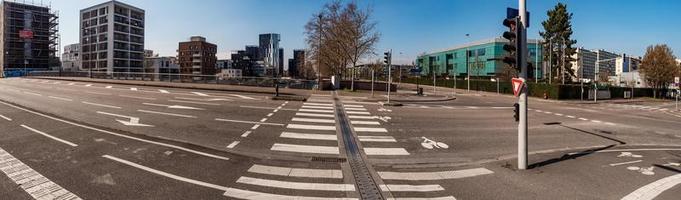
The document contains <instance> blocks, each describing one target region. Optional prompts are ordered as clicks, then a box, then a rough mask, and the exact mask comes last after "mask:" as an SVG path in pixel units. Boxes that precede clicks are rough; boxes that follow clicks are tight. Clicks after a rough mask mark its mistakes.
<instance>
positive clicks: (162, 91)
mask: <svg viewBox="0 0 681 200" xmlns="http://www.w3.org/2000/svg"><path fill="white" fill-rule="evenodd" d="M158 91H159V92H161V93H164V94H170V92H168V90H158Z"/></svg>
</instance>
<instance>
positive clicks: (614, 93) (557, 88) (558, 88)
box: [402, 77, 667, 100]
mask: <svg viewBox="0 0 681 200" xmlns="http://www.w3.org/2000/svg"><path fill="white" fill-rule="evenodd" d="M402 82H404V83H412V84H417V83H418V84H421V85H430V86H432V85H433V79H432V78H431V79H428V78H420V79H419V78H414V77H410V78H403V79H402ZM498 84H499V85H498V86H499V92H500V93H503V94H513V89H512V86H511V82H499V83H498ZM527 84H528V86H529V90H528V91H529V92H528V93H529V94H528V95H529V96H532V97H539V98H544V95H546V97H547V98H550V99H560V100H567V99H581V98H582V97H583V98H584V99H587V98H588V92H589V90H593V85H591V84H584V86H583V88H582V85H578V84H574V85H567V84H566V85H560V84H546V83H534V82H527ZM435 85H436V86H439V87H447V88H453V87H454V80H447V79H436V80H435ZM456 88H458V89H467V88H468V81H467V80H456ZM470 89H471V90H475V91H487V92H497V82H492V81H490V80H470ZM582 89H583V90H582ZM602 90H608V91H610V94H611V97H612V98H624V93H625V91H632V89H631V88H627V87H614V86H607V87H602V88H600V89H599V91H602ZM582 92H584V93H582ZM633 93H634V97H651V98H653V97H655V89H653V88H634V89H633ZM666 93H667V92H666V91H665V90H661V91H660V92H659V93H658V94H657V97H658V98H659V97H661V96H663V97H664V96H667V95H665V94H666ZM582 95H583V96H582Z"/></svg>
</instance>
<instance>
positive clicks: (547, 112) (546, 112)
mask: <svg viewBox="0 0 681 200" xmlns="http://www.w3.org/2000/svg"><path fill="white" fill-rule="evenodd" d="M544 113H545V114H553V113H552V112H549V111H544Z"/></svg>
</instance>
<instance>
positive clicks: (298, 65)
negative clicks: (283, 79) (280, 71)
mask: <svg viewBox="0 0 681 200" xmlns="http://www.w3.org/2000/svg"><path fill="white" fill-rule="evenodd" d="M304 64H305V50H302V49H295V50H293V59H290V60H289V64H288V73H289V76H290V77H292V78H297V77H299V76H300V69H302V68H303V65H304Z"/></svg>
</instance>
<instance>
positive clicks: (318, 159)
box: [312, 157, 348, 163]
mask: <svg viewBox="0 0 681 200" xmlns="http://www.w3.org/2000/svg"><path fill="white" fill-rule="evenodd" d="M347 161H348V159H345V158H324V157H312V162H328V163H344V162H347Z"/></svg>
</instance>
